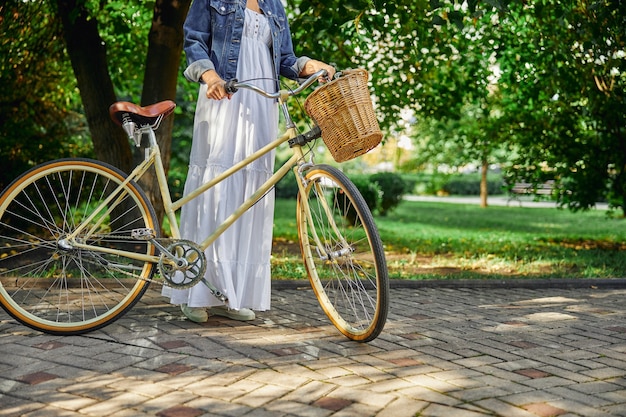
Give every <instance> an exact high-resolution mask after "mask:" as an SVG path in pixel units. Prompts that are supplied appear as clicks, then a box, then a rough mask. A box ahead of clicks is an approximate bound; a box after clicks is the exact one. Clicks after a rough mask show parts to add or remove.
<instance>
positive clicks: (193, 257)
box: [159, 239, 206, 289]
mask: <svg viewBox="0 0 626 417" xmlns="http://www.w3.org/2000/svg"><path fill="white" fill-rule="evenodd" d="M166 249H167V251H168V252H169V253H171V254H173V255H174V256H176V258H177V259H178V262H175V261H174V260H172V259H170V258H168V257H167V256H166V255H165V254H163V253H162V254H161V258H160V259H159V271H160V272H161V276H162V277H163V279H164V280H165V282H166V285H167V286H169V287H172V288H176V289H184V288H190V287H193V286H194V285H196V284H197V283H198V282H200V281H201V280H202V278H204V273H205V272H206V256H205V255H204V252H203V251H202V250H201V249H200V248H199V247H198V245H196V244H195V243H194V242H192V241H190V240H183V239H181V240H176V241H175V242H174V243H171V244H170V245H169V246H167V247H166Z"/></svg>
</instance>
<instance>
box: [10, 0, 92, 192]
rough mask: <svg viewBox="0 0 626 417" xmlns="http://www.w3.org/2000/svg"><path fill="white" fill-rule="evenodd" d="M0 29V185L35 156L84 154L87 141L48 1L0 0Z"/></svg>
mask: <svg viewBox="0 0 626 417" xmlns="http://www.w3.org/2000/svg"><path fill="white" fill-rule="evenodd" d="M0 30H1V32H2V34H3V36H2V39H0V56H2V57H3V59H2V60H1V61H0V80H1V81H2V82H0V159H1V160H2V170H0V189H2V188H4V187H5V186H6V185H8V184H9V182H11V181H12V180H13V179H14V178H16V177H17V176H18V175H20V174H21V173H22V172H24V171H26V170H27V169H28V168H30V167H32V166H33V165H35V164H36V163H38V162H42V161H44V160H48V159H54V158H59V157H64V156H70V155H74V156H80V155H89V154H90V144H89V141H88V140H86V137H87V129H86V127H85V125H84V123H83V120H82V119H81V117H80V115H79V114H77V113H76V112H74V111H73V109H74V106H75V105H76V103H79V102H80V98H79V97H78V94H76V93H75V79H74V77H73V74H72V71H71V67H70V66H69V64H67V63H66V61H64V60H63V55H64V48H63V42H61V41H60V37H61V26H60V24H58V22H57V21H56V20H55V13H54V9H53V8H52V7H51V5H50V3H49V2H23V1H18V0H8V1H6V2H4V3H2V4H0ZM44 57H45V59H44ZM68 103H69V104H70V105H69V106H68Z"/></svg>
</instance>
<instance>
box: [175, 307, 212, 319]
mask: <svg viewBox="0 0 626 417" xmlns="http://www.w3.org/2000/svg"><path fill="white" fill-rule="evenodd" d="M180 310H181V311H182V312H183V314H184V315H185V317H187V318H188V319H189V320H191V321H193V322H196V323H206V322H207V321H208V320H209V313H207V311H206V308H202V307H188V306H187V304H181V305H180Z"/></svg>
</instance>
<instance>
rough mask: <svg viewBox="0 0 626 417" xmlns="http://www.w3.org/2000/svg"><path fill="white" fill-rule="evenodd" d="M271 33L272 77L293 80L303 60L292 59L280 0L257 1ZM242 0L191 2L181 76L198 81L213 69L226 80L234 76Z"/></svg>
mask: <svg viewBox="0 0 626 417" xmlns="http://www.w3.org/2000/svg"><path fill="white" fill-rule="evenodd" d="M258 2H259V7H260V9H261V11H262V12H263V14H265V16H266V17H267V18H268V21H269V24H270V27H271V31H272V48H271V52H272V58H273V62H274V72H275V74H276V78H277V79H278V76H279V75H282V76H284V77H287V78H290V79H297V78H298V74H299V73H300V71H301V69H302V68H303V66H304V64H305V63H306V62H307V61H308V60H309V58H307V57H300V58H296V56H295V54H294V51H293V41H292V40H291V31H290V29H289V23H288V22H287V16H286V14H285V9H284V7H283V5H282V3H281V1H280V0H258ZM245 7H246V0H194V1H193V3H192V4H191V7H190V9H189V13H188V14H187V19H186V20H185V24H184V26H183V30H184V33H185V43H184V49H185V54H186V56H187V65H188V67H187V69H186V70H185V72H184V75H185V77H186V78H187V79H188V80H190V81H196V82H199V81H201V75H202V74H203V73H204V72H205V71H207V70H215V71H216V72H217V73H218V74H219V76H220V77H222V79H224V80H225V81H228V80H230V79H233V78H235V77H236V73H237V61H238V60H239V48H240V46H241V37H242V33H243V21H244V16H245Z"/></svg>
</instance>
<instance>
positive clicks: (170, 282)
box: [89, 234, 206, 289]
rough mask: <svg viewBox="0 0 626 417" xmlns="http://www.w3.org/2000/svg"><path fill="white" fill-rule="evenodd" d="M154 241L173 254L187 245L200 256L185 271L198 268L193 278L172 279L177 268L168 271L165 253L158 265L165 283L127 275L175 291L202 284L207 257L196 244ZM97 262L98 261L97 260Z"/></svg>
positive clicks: (105, 237) (117, 238)
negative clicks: (178, 247) (180, 247)
mask: <svg viewBox="0 0 626 417" xmlns="http://www.w3.org/2000/svg"><path fill="white" fill-rule="evenodd" d="M89 240H94V241H99V240H109V241H110V240H115V241H128V242H138V241H141V240H137V239H133V238H131V237H130V236H116V235H97V234H94V235H91V236H90V238H89ZM154 240H155V241H157V242H158V243H159V244H161V245H162V246H163V247H165V248H166V249H167V250H168V251H169V252H170V253H173V251H172V250H171V249H172V248H174V247H176V246H181V245H186V246H188V247H189V248H190V249H192V251H193V252H195V253H196V254H197V255H198V257H197V258H196V261H192V262H191V264H192V265H191V266H188V267H187V268H186V271H185V272H188V271H190V270H191V268H193V267H194V266H195V267H196V268H195V269H193V270H191V274H192V275H191V278H189V275H187V276H185V274H183V275H184V276H183V279H182V280H175V279H174V278H173V277H172V275H173V274H174V273H176V272H177V268H176V267H173V268H172V269H168V267H170V266H171V265H167V264H165V263H164V258H166V255H165V254H163V253H161V257H160V259H159V262H158V263H157V266H158V268H159V272H160V275H161V277H163V282H161V281H158V280H155V279H153V278H145V277H137V276H135V275H133V274H131V273H127V274H128V275H129V276H131V277H133V278H139V279H140V280H142V281H146V282H150V283H151V284H152V283H155V284H157V285H161V286H164V285H166V286H169V287H172V288H175V289H185V288H190V287H193V286H194V285H196V284H197V283H198V282H200V281H201V280H202V278H204V273H205V272H206V256H205V255H204V252H202V251H201V250H200V249H199V248H198V247H197V244H196V243H194V242H192V241H190V240H185V239H173V238H155V239H154ZM145 242H148V243H149V241H148V240H146V241H145ZM189 248H188V249H189ZM96 259H97V258H96ZM198 260H199V261H200V264H198V263H197V261H198ZM96 262H98V261H97V260H96ZM118 272H122V273H125V271H118Z"/></svg>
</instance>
